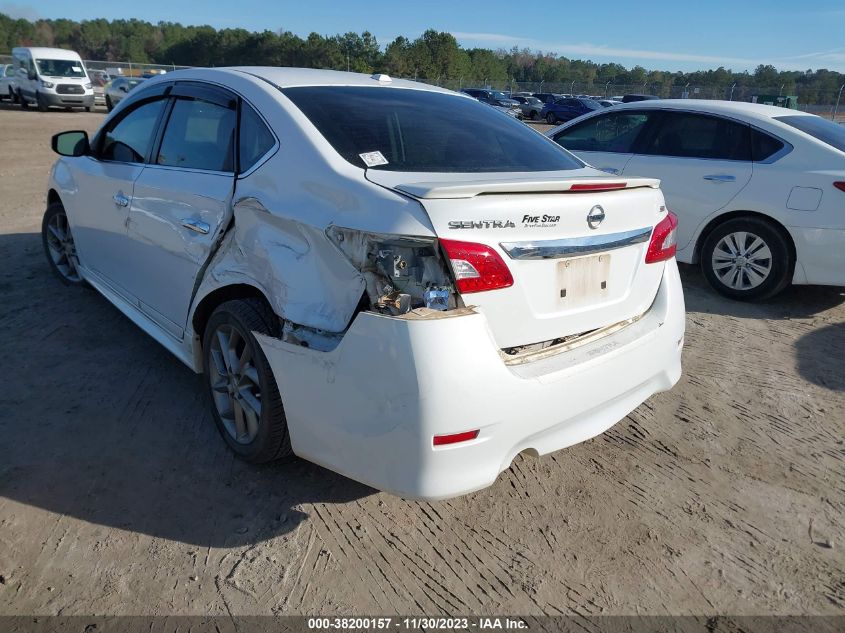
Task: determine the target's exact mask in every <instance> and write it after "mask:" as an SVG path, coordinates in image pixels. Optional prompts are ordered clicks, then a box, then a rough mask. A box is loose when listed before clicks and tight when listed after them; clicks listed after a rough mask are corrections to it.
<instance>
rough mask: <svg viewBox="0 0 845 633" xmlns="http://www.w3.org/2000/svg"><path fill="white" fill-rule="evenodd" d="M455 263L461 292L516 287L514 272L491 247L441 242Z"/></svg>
mask: <svg viewBox="0 0 845 633" xmlns="http://www.w3.org/2000/svg"><path fill="white" fill-rule="evenodd" d="M440 243H441V244H442V245H443V249H444V250H445V251H446V254H447V255H448V256H449V259H450V261H451V262H452V270H453V271H454V273H455V283H457V285H458V292H460V293H462V294H465V293H468V292H483V291H485V290H496V289H498V288H507V287H508V286H512V285H513V277H512V276H511V271H510V270H508V266H507V264H505V262H504V260H503V259H502V258H501V256H500V255H499V254H498V253H497V252H496V251H495V250H493V249H492V248H490V247H489V246H485V245H484V244H476V243H474V242H460V241H458V240H440Z"/></svg>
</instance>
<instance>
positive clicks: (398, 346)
mask: <svg viewBox="0 0 845 633" xmlns="http://www.w3.org/2000/svg"><path fill="white" fill-rule="evenodd" d="M684 327H685V326H684V301H683V292H682V289H681V282H680V277H679V275H678V269H677V266H676V264H675V261H674V260H671V261H669V262H667V264H666V266H665V270H664V273H663V279H662V281H661V285H660V289H659V291H658V294H657V297H656V299H655V301H654V304H653V306H652V307H651V309H650V310H649V311H648V312H647V313H646V314H645V315H644V316H643V317H642V318H641V319H639V320H638V321H636V322H634V323H633V324H631V325H629V326H627V327H625V328H623V329H622V330H620V331H618V332H615V333H613V334H610V335H608V336H606V337H604V338H601V339H598V340H596V341H594V342H591V343H587V344H585V345H583V346H581V347H577V348H575V349H573V350H570V351H566V352H562V353H560V354H557V355H553V356H550V357H546V358H543V359H541V360H536V361H533V362H529V363H524V364H521V365H506V364H505V363H504V362H503V360H502V358H501V356H500V355H499V350H498V349H497V346H496V344H495V342H494V340H493V338H492V335H491V334H490V331H489V329H488V328H487V325H486V319H485V317H484V314H483V313H481V312H476V313H472V314H464V315H461V316H452V317H450V316H448V313H444V314H443V316H442V317H440V318H435V319H426V320H410V319H403V318H393V317H387V316H381V315H376V314H372V313H361V314H360V315H358V317H357V318H356V319H355V321H354V322H353V324H352V325H351V327H350V328H349V330H348V331H347V333H346V334H345V336H344V338H343V340H342V341H341V343H340V344H339V345H338V347H337V348H336V349H334V350H333V351H331V352H320V351H315V350H312V349H308V348H304V347H298V346H294V345H290V344H287V343H284V342H282V341H280V340H278V339H273V338H270V337H266V336H262V335H260V334H257V333H256V336H257V338H258V340H259V343H260V344H261V347H262V349H263V350H264V353H265V355H266V356H267V359H268V361H269V363H270V365H271V367H272V369H273V372H274V375H275V377H276V380H277V382H278V385H279V390H280V392H281V395H282V401H283V403H284V406H285V413H286V415H287V419H288V425H289V430H290V436H291V443H292V446H293V450H294V452H295V453H296V454H297V455H299V456H301V457H303V458H305V459H308V460H310V461H313V462H316V463H318V464H321V465H323V466H325V467H327V468H329V469H331V470H334V471H337V472H339V473H341V474H344V475H346V476H348V477H351V478H352V479H356V480H358V481H361V482H363V483H366V484H369V485H371V486H373V487H375V488H379V489H381V490H386V491H389V492H393V493H396V494H399V495H402V496H405V497H414V498H424V499H442V498H448V497H453V496H457V495H461V494H465V493H468V492H472V491H474V490H478V489H481V488H484V487H486V486H489V485H490V484H492V483H493V482H494V481H495V479H496V477H497V476H498V475H499V473H500V472H502V471H503V470H505V469H506V468H508V467H509V465H510V463H511V461H512V460H513V458H514V457H515V456H516V455H517V454H518V453H520V452H522V451H530V452H533V453H536V454H545V453H549V452H552V451H555V450H559V449H561V448H564V447H567V446H570V445H572V444H576V443H578V442H582V441H584V440H586V439H589V438H591V437H594V436H596V435H598V434H600V433H602V432H604V431H605V430H607V429H608V428H610V427H611V426H613V425H614V424H615V423H616V422H617V421H619V420H620V419H622V418H623V417H624V416H625V415H627V414H628V413H629V412H630V411H632V410H633V409H634V408H636V407H637V406H638V405H639V404H641V403H642V402H643V401H644V400H646V399H647V398H648V397H649V396H651V395H652V394H654V393H656V392H659V391H665V390H668V389H670V388H671V387H672V386H673V385H674V384H675V383H676V382H677V381H678V379H679V378H680V375H681V346H682V341H683V336H684ZM474 429H480V433H479V435H478V437H477V438H476V439H474V440H471V441H468V442H463V443H460V444H453V445H447V446H442V447H434V446H433V442H432V438H433V436H434V435H444V434H452V433H459V432H462V431H468V430H474Z"/></svg>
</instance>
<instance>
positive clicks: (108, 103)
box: [106, 97, 114, 112]
mask: <svg viewBox="0 0 845 633" xmlns="http://www.w3.org/2000/svg"><path fill="white" fill-rule="evenodd" d="M112 110H114V106H113V105H112V104H111V99H109V98H108V97H106V112H111V111H112Z"/></svg>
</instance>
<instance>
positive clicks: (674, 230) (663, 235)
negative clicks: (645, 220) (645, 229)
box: [645, 211, 678, 264]
mask: <svg viewBox="0 0 845 633" xmlns="http://www.w3.org/2000/svg"><path fill="white" fill-rule="evenodd" d="M677 237H678V217H677V216H676V215H675V214H674V213H672V212H671V211H669V213H668V214H667V215H666V217H665V218H663V219H662V220H661V221H660V223H659V224H658V225H657V226H655V227H654V232H653V233H652V234H651V242H649V244H648V250H647V251H646V254H645V263H646V264H656V263H657V262H663V261H666V260H667V259H671V258H672V257H674V256H675V252H676V251H677V250H678V240H677Z"/></svg>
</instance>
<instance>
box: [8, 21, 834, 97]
mask: <svg viewBox="0 0 845 633" xmlns="http://www.w3.org/2000/svg"><path fill="white" fill-rule="evenodd" d="M15 46H56V47H60V48H69V49H73V50H75V51H77V52H78V53H79V54H80V55H81V56H82V58H83V59H95V60H104V61H132V62H134V63H153V64H167V65H170V64H175V65H184V66H231V65H269V66H300V67H310V68H333V69H337V70H347V69H349V70H352V71H356V72H366V73H371V72H376V71H377V72H386V73H388V74H390V75H394V76H398V77H416V78H418V79H421V80H425V81H429V82H433V83H440V84H449V85H450V87H453V86H455V85H461V86H470V85H480V84H482V83H483V84H486V85H493V86H504V85H506V84H507V83H508V82H511V81H513V82H519V83H523V82H530V83H534V84H539V83H540V82H543V83H544V84H545V85H547V86H549V89H552V88H551V87H552V86H561V85H565V84H569V83H570V82H573V81H574V82H576V83H577V84H578V85H582V86H584V85H589V86H600V85H603V84H606V83H608V82H609V83H611V84H613V85H619V86H643V89H644V90H645V91H648V92H652V93H653V94H661V93H662V94H669V93H670V92H672V88H677V87H683V86H686V85H691V86H709V87H724V88H725V89H727V88H729V87H730V86H732V85H733V84H736V85H738V86H742V87H744V88H747V89H759V90H758V91H759V92H766V91H769V92H770V91H774V90H777V91H782V92H783V94H798V95H799V96H800V98H801V101H802V102H804V103H809V104H813V103H823V104H829V103H833V102H834V101H835V100H836V95H837V94H838V92H839V90H840V87H841V86H842V85H843V84H845V74H843V73H838V72H835V71H830V70H826V69H817V70H809V69H808V70H806V71H783V70H781V71H779V70H777V69H776V68H775V67H774V66H771V65H760V66H758V67H757V68H756V69H755V70H754V71H753V72H748V71H744V72H733V71H731V70H729V69H726V68H724V67H719V68H716V69H714V70H702V71H695V72H689V73H684V72H669V71H662V70H647V69H645V68H643V67H642V66H634V67H633V68H626V67H625V66H623V65H621V64H616V63H595V62H592V61H589V60H577V59H569V58H567V57H563V56H559V55H555V54H553V53H544V52H540V51H531V50H529V49H527V48H524V49H519V48H513V49H510V50H504V49H499V50H490V49H486V48H464V47H462V46H461V45H460V44H458V42H457V40H456V39H455V38H454V37H453V36H452V35H451V34H449V33H446V32H438V31H435V30H432V29H429V30H427V31H426V32H425V33H423V34H422V35H421V36H420V37H418V38H416V39H414V40H410V39H408V38H405V37H401V36H400V37H397V38H396V39H394V40H393V41H392V42H390V43H389V44H387V46H385V47H384V48H383V49H382V47H381V46H380V45H379V43H378V42H377V41H376V38H375V37H374V36H373V35H372V34H371V33H369V32H367V31H364V32H363V33H352V32H350V33H344V34H337V35H320V34H318V33H311V34H310V35H308V37H305V38H303V37H300V36H298V35H296V34H294V33H291V32H290V31H285V30H281V29H280V30H279V31H276V32H273V31H262V32H251V31H247V30H245V29H219V30H218V29H214V28H212V27H210V26H184V25H182V24H179V23H173V22H159V23H157V24H152V23H150V22H146V21H144V20H136V19H132V20H111V21H109V20H105V19H98V20H83V21H81V22H76V21H73V20H67V19H56V20H44V19H41V20H36V21H34V22H33V21H29V20H25V19H13V18H11V17H9V16H7V15H5V14H2V13H0V52H8V51H11V49H12V48H13V47H15Z"/></svg>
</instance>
